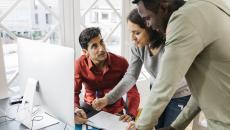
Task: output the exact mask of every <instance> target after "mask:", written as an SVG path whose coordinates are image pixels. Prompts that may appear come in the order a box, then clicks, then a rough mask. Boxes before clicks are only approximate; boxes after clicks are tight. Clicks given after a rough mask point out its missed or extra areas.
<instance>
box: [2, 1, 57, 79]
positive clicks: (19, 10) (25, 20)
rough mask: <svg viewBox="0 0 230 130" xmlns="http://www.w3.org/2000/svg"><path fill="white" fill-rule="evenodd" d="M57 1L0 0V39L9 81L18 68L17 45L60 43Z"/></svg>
mask: <svg viewBox="0 0 230 130" xmlns="http://www.w3.org/2000/svg"><path fill="white" fill-rule="evenodd" d="M59 2H60V1H59V0H0V17H1V18H2V19H1V20H0V37H1V38H2V43H3V52H4V57H3V58H4V63H5V68H6V76H7V80H8V81H9V80H10V79H11V78H9V77H11V75H12V74H13V73H14V72H17V69H18V59H17V43H18V42H28V41H29V42H34V41H35V40H39V41H41V42H46V43H54V44H60V41H61V40H60V36H59V35H60V33H59V32H60V27H59V26H60V24H59V22H60V21H59V20H60V19H59V12H60V8H59V5H58V3H59ZM9 9H10V10H9ZM7 10H9V11H7ZM54 16H55V17H54ZM51 18H53V19H51ZM0 58H2V57H0Z"/></svg>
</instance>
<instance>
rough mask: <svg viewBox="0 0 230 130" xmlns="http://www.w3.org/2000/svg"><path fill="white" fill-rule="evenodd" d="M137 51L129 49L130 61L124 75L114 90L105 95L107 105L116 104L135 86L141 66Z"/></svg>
mask: <svg viewBox="0 0 230 130" xmlns="http://www.w3.org/2000/svg"><path fill="white" fill-rule="evenodd" d="M137 51H138V50H137V48H134V47H133V48H132V49H131V59H130V62H129V66H128V69H127V71H126V73H125V75H124V76H123V78H122V79H121V81H120V82H119V83H118V84H117V85H116V86H115V88H113V90H112V91H110V92H109V93H108V94H107V95H106V97H107V98H108V101H109V104H113V103H114V102H116V101H117V100H118V99H119V98H121V97H122V96H123V95H124V94H125V93H127V92H128V91H129V90H130V89H131V88H132V87H133V86H134V85H135V83H136V81H137V79H138V77H139V74H140V71H141V68H142V64H143V62H142V61H141V59H140V57H139V56H138V54H137Z"/></svg>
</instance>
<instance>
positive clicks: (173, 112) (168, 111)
mask: <svg viewBox="0 0 230 130" xmlns="http://www.w3.org/2000/svg"><path fill="white" fill-rule="evenodd" d="M189 98H190V95H189V96H185V97H180V98H173V99H171V100H170V102H169V104H168V105H167V106H166V108H165V110H164V112H163V113H162V114H161V116H160V118H159V120H158V124H157V125H156V129H159V128H163V127H168V126H170V124H171V123H172V122H173V121H174V120H175V119H176V118H177V116H178V115H179V114H180V112H181V111H182V109H183V108H184V106H185V105H186V104H187V102H188V100H189Z"/></svg>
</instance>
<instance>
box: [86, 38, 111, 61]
mask: <svg viewBox="0 0 230 130" xmlns="http://www.w3.org/2000/svg"><path fill="white" fill-rule="evenodd" d="M83 53H84V54H85V55H87V56H89V58H90V59H91V60H92V62H93V63H94V64H95V65H97V64H100V63H102V62H104V61H105V60H106V59H107V51H106V47H105V44H104V41H103V39H102V37H101V35H98V36H96V37H94V38H92V39H91V40H90V41H89V43H88V47H87V50H86V49H83Z"/></svg>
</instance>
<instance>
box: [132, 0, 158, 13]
mask: <svg viewBox="0 0 230 130" xmlns="http://www.w3.org/2000/svg"><path fill="white" fill-rule="evenodd" d="M140 1H142V2H143V4H144V6H145V8H146V9H148V10H151V11H153V12H154V13H157V11H158V8H159V6H160V0H133V1H132V3H133V4H138V3H139V2H140Z"/></svg>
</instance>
